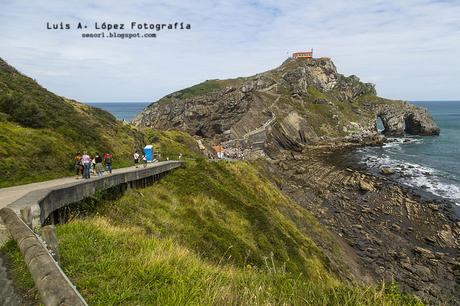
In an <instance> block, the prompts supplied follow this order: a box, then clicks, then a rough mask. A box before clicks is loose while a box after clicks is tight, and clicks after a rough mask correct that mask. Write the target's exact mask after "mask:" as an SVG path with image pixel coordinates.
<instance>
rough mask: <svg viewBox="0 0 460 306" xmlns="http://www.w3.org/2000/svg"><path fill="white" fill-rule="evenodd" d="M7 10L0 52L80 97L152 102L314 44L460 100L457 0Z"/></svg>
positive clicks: (383, 88)
mask: <svg viewBox="0 0 460 306" xmlns="http://www.w3.org/2000/svg"><path fill="white" fill-rule="evenodd" d="M0 8H1V9H0V57H2V58H3V59H5V60H6V61H7V62H9V63H10V64H11V65H13V66H15V67H16V68H17V69H18V70H20V71H21V72H23V73H24V74H26V75H28V76H30V77H32V78H34V79H36V80H37V81H38V82H39V83H40V84H41V85H43V86H44V87H46V88H47V89H49V90H51V91H53V92H55V93H57V94H59V95H62V96H66V97H69V98H73V99H76V100H79V101H82V102H93V101H104V102H109V101H110V102H111V101H113V102H121V101H133V102H134V101H147V102H151V101H155V100H157V99H159V98H161V97H162V96H164V95H166V94H168V93H170V92H172V91H176V90H179V89H181V88H184V87H187V86H190V85H193V84H196V83H199V82H201V81H204V80H206V79H213V78H220V79H224V78H230V77H238V76H248V75H253V74H256V73H258V72H262V71H265V70H269V69H271V68H274V67H276V66H278V65H280V64H281V63H282V61H283V60H285V59H286V58H287V57H288V55H289V54H290V53H292V52H294V51H299V50H305V49H310V48H314V50H315V55H316V56H328V57H331V58H332V59H333V61H334V63H335V64H336V66H337V68H338V70H339V72H341V73H343V74H346V75H349V74H355V75H357V76H359V77H360V78H361V80H363V81H365V82H372V83H375V84H376V86H377V91H378V93H379V95H381V96H383V97H387V98H395V99H406V100H433V99H443V100H449V99H460V85H459V83H460V56H459V55H460V22H459V20H460V19H459V16H460V1H425V0H400V1H374V0H357V1H344V0H328V1H291V0H283V1H274V0H273V1H272V0H268V1H258V0H250V1H247V0H246V1H243V0H227V1H215V0H204V1H200V0H195V1H177V0H168V1H162V0H159V1H139V0H138V1H107V0H102V1H85V0H80V1H57V0H46V1H45V0H35V1H29V0H15V1H8V0H0ZM61 21H62V22H64V23H70V24H71V25H72V26H74V25H75V24H76V23H78V22H80V21H81V22H82V23H84V24H88V25H90V28H92V25H93V24H94V22H99V23H101V22H104V21H106V22H109V23H126V24H128V23H130V22H131V21H137V22H149V23H170V22H176V21H177V22H185V23H190V24H191V25H192V29H191V30H189V31H186V30H184V31H179V30H177V31H167V30H165V31H160V32H157V34H158V37H157V38H143V39H142V38H141V39H131V40H127V39H125V40H121V39H83V38H81V37H80V34H81V31H78V30H75V29H72V30H68V31H64V30H63V31H57V30H55V31H53V30H47V29H46V22H51V23H55V22H61ZM85 32H100V31H96V30H91V31H90V30H88V31H85ZM125 32H126V33H129V32H131V31H125ZM141 32H142V33H144V32H154V31H141Z"/></svg>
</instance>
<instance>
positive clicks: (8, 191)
mask: <svg viewBox="0 0 460 306" xmlns="http://www.w3.org/2000/svg"><path fill="white" fill-rule="evenodd" d="M161 163H162V162H158V163H154V164H149V165H148V167H152V166H153V165H158V164H161ZM135 169H136V167H134V166H133V167H126V168H120V169H114V170H113V171H112V172H113V174H117V173H125V172H130V171H133V170H135ZM139 169H143V167H142V166H140V167H139ZM107 175H110V174H106V173H104V176H107ZM96 177H97V176H92V177H91V179H92V178H96ZM91 179H90V180H91ZM79 181H81V182H84V181H86V180H84V179H82V178H81V177H79V178H78V179H76V176H72V177H64V178H59V179H54V180H50V181H44V182H38V183H31V184H26V185H19V186H14V187H7V188H0V209H2V208H3V207H6V206H7V205H8V204H10V203H13V202H14V201H16V200H18V199H20V198H21V197H23V196H25V195H26V194H27V193H29V192H31V191H36V190H41V189H47V188H53V187H58V186H61V185H65V184H68V183H75V182H79ZM7 238H8V232H7V230H6V228H5V226H4V225H3V222H2V220H1V218H0V246H2V245H3V243H4V242H6V240H7Z"/></svg>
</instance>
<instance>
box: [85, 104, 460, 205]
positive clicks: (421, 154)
mask: <svg viewBox="0 0 460 306" xmlns="http://www.w3.org/2000/svg"><path fill="white" fill-rule="evenodd" d="M411 103H413V104H416V105H418V106H421V107H425V108H427V109H428V110H429V112H430V113H431V115H432V116H433V119H434V120H435V121H436V123H437V124H438V126H439V127H440V128H441V134H440V135H439V136H428V137H419V136H405V137H401V138H391V139H390V142H388V143H387V144H385V145H384V146H382V147H366V148H361V149H357V150H355V151H353V152H352V153H350V154H351V157H350V159H351V160H353V162H355V163H358V164H359V165H361V166H363V167H366V168H368V169H370V170H371V171H374V172H375V173H376V174H377V173H379V171H380V169H381V168H383V167H390V168H392V169H394V170H396V172H395V174H393V175H391V178H392V179H394V180H396V181H398V182H399V183H401V184H403V185H406V186H408V187H415V188H417V189H419V190H422V191H425V192H426V193H428V194H432V195H434V196H436V197H441V198H444V199H449V200H451V201H453V202H455V203H456V204H457V205H460V101H411ZM88 104H90V105H92V106H96V107H99V108H102V109H104V110H106V111H108V112H110V113H112V114H113V115H114V116H115V117H116V118H118V119H120V120H126V121H131V120H132V119H133V118H134V117H135V116H136V115H137V114H138V113H140V112H141V111H142V110H143V109H144V108H145V107H147V106H148V105H149V103H129V102H126V103H110V102H104V103H102V102H100V103H88ZM379 128H380V129H381V130H383V126H381V125H380V126H379Z"/></svg>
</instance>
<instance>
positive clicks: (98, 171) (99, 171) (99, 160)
mask: <svg viewBox="0 0 460 306" xmlns="http://www.w3.org/2000/svg"><path fill="white" fill-rule="evenodd" d="M94 162H95V163H96V166H95V167H94V169H95V171H96V174H97V176H102V157H101V156H100V155H99V153H97V152H96V156H95V157H94Z"/></svg>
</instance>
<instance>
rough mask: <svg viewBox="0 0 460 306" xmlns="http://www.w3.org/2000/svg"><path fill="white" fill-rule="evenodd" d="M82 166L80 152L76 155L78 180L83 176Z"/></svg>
mask: <svg viewBox="0 0 460 306" xmlns="http://www.w3.org/2000/svg"><path fill="white" fill-rule="evenodd" d="M82 170H83V169H82V164H81V154H80V152H77V154H76V155H75V171H76V172H77V177H76V178H77V179H78V178H79V177H80V175H82V174H83V171H82Z"/></svg>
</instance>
